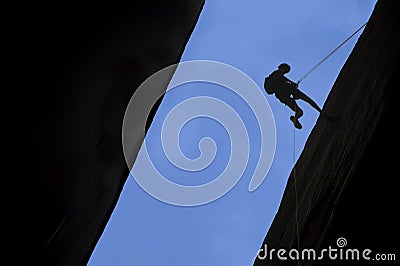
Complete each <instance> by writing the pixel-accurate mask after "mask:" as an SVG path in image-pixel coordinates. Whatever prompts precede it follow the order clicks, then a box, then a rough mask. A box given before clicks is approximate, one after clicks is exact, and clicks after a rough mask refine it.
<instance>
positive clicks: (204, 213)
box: [89, 0, 376, 266]
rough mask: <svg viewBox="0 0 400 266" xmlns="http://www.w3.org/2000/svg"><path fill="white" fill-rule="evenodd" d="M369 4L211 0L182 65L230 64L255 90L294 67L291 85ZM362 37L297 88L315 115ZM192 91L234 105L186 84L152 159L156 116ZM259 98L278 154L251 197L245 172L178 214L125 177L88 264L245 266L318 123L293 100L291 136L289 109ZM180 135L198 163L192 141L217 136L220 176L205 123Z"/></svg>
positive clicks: (362, 0)
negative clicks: (299, 112) (217, 194)
mask: <svg viewBox="0 0 400 266" xmlns="http://www.w3.org/2000/svg"><path fill="white" fill-rule="evenodd" d="M375 3H376V1H375V0H374V1H373V0H349V1H337V0H335V1H334V0H329V1H328V0H327V1H317V0H313V1H311V0H308V1H294V0H292V1H265V0H257V1H232V0H208V1H206V4H205V6H204V9H203V12H202V14H201V16H200V19H199V21H198V23H197V25H196V27H195V30H194V32H193V34H192V36H191V38H190V40H189V42H188V44H187V46H186V49H185V52H184V54H183V56H182V59H181V61H188V60H214V61H219V62H223V63H226V64H229V65H232V66H234V67H236V68H238V69H240V70H241V71H243V72H244V73H246V74H247V75H248V76H249V77H250V78H251V79H253V80H254V81H255V82H256V83H257V84H258V86H259V87H260V89H262V85H263V80H264V77H265V76H267V75H268V74H269V73H270V72H272V71H273V70H275V69H276V67H277V65H279V64H280V63H282V62H287V63H289V64H290V65H291V66H292V71H291V72H290V73H289V74H288V75H287V76H288V77H289V78H291V79H292V80H295V81H296V80H297V79H299V78H300V77H301V76H302V75H304V74H305V73H306V72H307V71H308V70H309V69H310V68H312V67H313V66H314V65H315V64H316V63H318V62H319V61H320V60H321V59H322V58H324V57H325V56H326V55H327V54H328V53H329V52H330V51H332V50H333V49H334V48H336V46H337V45H339V44H340V43H341V42H342V41H343V40H345V39H346V38H347V37H348V36H349V35H350V34H352V33H353V32H354V31H355V30H356V29H358V28H359V27H360V26H361V25H362V24H364V23H365V22H366V21H367V20H368V18H369V16H370V14H371V12H372V10H373V7H374V5H375ZM359 35H360V33H359V34H357V35H356V36H354V37H353V38H352V39H351V40H350V41H349V42H348V43H346V44H345V45H344V46H343V47H342V48H341V49H340V50H338V51H337V52H336V53H335V54H334V55H333V56H332V57H330V58H329V59H328V60H327V61H326V62H325V63H324V64H322V65H321V66H320V67H319V68H317V69H316V70H315V71H314V72H313V73H311V74H310V75H309V76H308V77H307V78H306V79H305V80H304V81H303V82H302V83H301V85H300V89H301V90H302V91H304V92H305V93H306V94H308V95H309V96H310V97H312V98H313V99H314V100H315V101H316V102H317V103H318V105H320V106H321V107H322V106H323V104H324V101H325V99H326V97H327V95H328V93H329V90H330V88H331V87H332V85H333V83H334V81H335V79H336V77H337V75H338V73H339V71H340V69H341V68H342V66H343V64H344V62H345V61H346V59H347V57H348V55H349V54H350V52H351V50H352V49H353V47H354V44H355V42H356V41H357V38H358V36H359ZM216 91H218V93H215V92H216ZM199 93H204V94H207V95H209V94H213V93H214V94H215V95H214V96H221V97H226V98H225V99H231V98H233V97H232V95H230V94H229V92H227V91H226V90H224V89H223V88H222V87H221V88H219V87H218V86H217V85H212V84H187V85H184V86H182V88H179V89H176V90H175V91H174V94H171V95H168V94H167V96H166V97H165V98H164V101H163V104H162V106H161V107H160V109H159V111H158V113H157V115H156V118H155V122H154V126H153V125H152V128H151V129H150V131H149V134H148V136H147V137H146V138H147V139H146V140H148V143H149V149H150V150H152V151H153V153H154V154H157V152H159V151H158V150H157V149H158V148H159V145H158V144H157V141H156V139H157V136H158V135H157V132H156V131H157V126H156V125H157V123H160V119H161V117H163V116H162V113H163V112H167V111H168V108H171V106H173V105H174V104H175V103H176V102H177V100H179V99H185V98H188V97H191V95H198V94H199ZM224 95H225V96H224ZM264 96H265V97H266V99H267V100H268V102H269V105H270V107H271V110H272V113H273V115H274V119H275V124H276V136H277V138H276V152H275V157H274V161H273V163H272V166H271V169H270V171H269V172H268V175H267V176H266V179H265V180H264V182H263V183H262V184H261V186H260V187H259V188H258V189H257V190H255V191H254V192H249V191H248V185H249V182H250V177H251V171H254V169H253V168H254V167H253V168H252V167H250V168H248V169H247V170H246V172H245V174H244V175H243V177H242V178H241V179H240V181H239V182H238V183H237V185H236V186H235V187H234V188H233V189H232V190H231V191H229V192H228V193H227V194H226V195H224V196H223V197H221V198H219V199H217V200H216V201H213V202H211V203H208V204H205V205H201V206H195V207H181V206H174V205H170V204H166V203H164V202H161V201H159V200H157V199H155V198H154V197H152V196H151V195H149V194H147V193H146V192H145V191H144V190H143V189H142V188H141V187H140V186H139V185H138V184H137V183H136V182H135V180H134V179H133V178H132V177H129V178H128V180H127V182H126V184H125V187H124V189H123V191H122V194H121V197H120V199H119V202H118V204H117V206H116V208H115V210H114V212H113V214H112V216H111V219H110V220H109V222H108V224H107V227H106V229H105V231H104V233H103V235H102V236H101V238H100V240H99V243H98V244H97V246H96V248H95V251H94V253H93V254H92V257H91V258H90V261H89V265H92V266H103V265H104V266H105V265H121V266H123V265H146V266H147V265H149V266H152V265H157V266H161V265H174V266H179V265H202V266H203V265H219V266H224V265H229V266H235V265H238V266H245V265H252V263H253V261H254V258H255V256H256V255H257V251H258V249H259V248H260V247H261V244H262V241H263V239H264V237H265V235H266V233H267V231H268V228H269V226H270V224H271V222H272V220H273V218H274V215H275V213H276V211H277V209H278V207H279V203H280V200H281V197H282V193H283V191H284V188H285V185H286V181H287V178H288V176H289V173H290V171H291V168H292V166H293V152H295V157H296V159H297V157H298V156H299V155H300V153H301V151H302V149H303V147H304V144H305V142H306V139H307V137H308V135H309V133H310V132H311V130H312V128H313V126H314V124H315V122H316V120H317V118H318V113H317V112H316V111H315V110H314V109H312V108H311V107H309V106H308V105H307V104H305V103H303V102H299V105H300V106H301V107H302V109H303V110H304V116H303V117H302V118H301V122H302V124H303V129H302V130H296V131H294V129H293V125H292V123H291V122H290V120H289V116H290V115H291V113H292V112H291V110H290V109H289V108H288V107H286V106H284V105H282V104H281V103H280V102H279V101H278V100H277V99H276V98H274V97H273V96H270V95H267V94H265V93H264ZM227 101H228V100H227ZM229 101H230V100H229ZM231 104H233V105H235V104H237V105H238V106H237V108H238V110H239V112H246V110H245V109H246V107H242V106H240V105H241V104H240V103H239V101H235V100H234V99H232V102H231ZM157 119H159V120H157ZM182 136H183V137H182V139H181V140H180V141H181V144H182V147H183V148H182V149H183V152H184V153H185V154H186V155H187V156H188V157H189V158H195V157H196V156H198V149H197V144H198V141H199V139H201V138H202V137H204V136H209V137H212V138H214V139H215V142H216V143H217V146H218V147H219V149H218V152H220V153H219V154H217V157H216V161H215V163H214V164H213V166H212V167H213V168H210V169H212V171H211V170H210V169H209V173H212V172H214V171H215V172H218V171H221V168H223V167H224V164H226V156H228V155H227V153H228V152H227V150H228V149H226V147H229V142H228V141H227V139H228V138H227V134H226V132H225V131H224V130H223V129H222V128H221V127H220V126H219V125H218V123H215V122H213V121H211V120H209V119H208V120H207V119H203V121H200V120H199V121H193V123H192V124H191V125H190V126H187V127H184V128H183V131H182ZM185 136H186V137H185ZM294 137H295V140H296V141H295V144H296V145H295V146H294ZM251 145H253V146H255V147H254V148H252V149H251V153H258V152H259V149H257V147H256V146H257V141H252V142H251ZM224 147H225V148H224ZM294 148H295V150H294ZM250 159H251V158H250ZM250 161H251V160H250ZM163 163H164V164H165V162H161V161H160V166H159V167H160V169H163V171H165V172H167V174H168V172H173V170H168V169H169V168H168V167H167V166H163ZM253 165H254V164H253ZM171 169H172V168H171ZM170 178H171V179H170V180H171V181H174V182H178V183H179V182H181V183H184V184H186V185H192V184H198V183H204V182H209V181H210V180H212V178H213V177H212V175H211V174H210V175H209V174H207V175H206V177H205V179H204V180H203V179H201V180H198V179H196V178H199V177H193V178H186V177H185V175H184V174H182V175H179V174H174V175H173V176H172V177H170Z"/></svg>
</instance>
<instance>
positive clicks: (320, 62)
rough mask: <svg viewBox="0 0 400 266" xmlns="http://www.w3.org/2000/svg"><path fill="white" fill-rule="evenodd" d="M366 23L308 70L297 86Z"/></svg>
mask: <svg viewBox="0 0 400 266" xmlns="http://www.w3.org/2000/svg"><path fill="white" fill-rule="evenodd" d="M367 23H368V22H365V23H364V25H362V26H361V27H360V28H358V29H357V30H356V31H355V32H354V33H353V34H351V35H350V36H349V37H347V39H346V40H344V41H343V42H342V43H341V44H339V45H338V46H337V47H336V48H335V49H333V50H332V52H330V53H329V54H328V55H327V56H325V57H324V58H323V59H322V60H321V61H319V62H318V64H316V65H315V66H313V67H312V68H311V69H310V70H308V71H307V72H306V73H305V74H304V75H303V76H302V77H301V78H300V79H299V80H298V81H297V84H300V82H302V81H303V80H304V79H305V78H306V77H307V76H308V75H309V74H310V73H311V72H313V71H314V70H315V69H316V68H317V67H319V66H320V65H321V64H322V63H324V62H325V61H326V60H327V59H328V58H329V57H331V56H332V55H333V54H334V53H335V52H336V51H337V50H339V48H340V47H342V46H343V45H344V44H345V43H347V42H348V41H349V40H350V39H351V38H352V37H353V36H354V35H356V34H357V32H359V31H360V30H361V29H362V28H364V27H365V25H367Z"/></svg>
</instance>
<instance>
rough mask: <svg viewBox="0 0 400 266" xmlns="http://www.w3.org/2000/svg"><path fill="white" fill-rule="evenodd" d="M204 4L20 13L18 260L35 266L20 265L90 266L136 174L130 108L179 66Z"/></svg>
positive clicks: (27, 8)
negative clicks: (130, 158)
mask: <svg viewBox="0 0 400 266" xmlns="http://www.w3.org/2000/svg"><path fill="white" fill-rule="evenodd" d="M139 3H140V4H139ZM145 3H148V4H145ZM203 4H204V0H193V1H188V0H181V1H156V2H154V1H147V2H146V1H129V3H128V4H124V5H117V4H116V3H108V4H100V3H96V4H94V5H85V4H84V3H79V4H77V3H72V2H65V3H59V2H57V4H55V3H53V4H38V3H37V2H32V3H28V4H26V3H25V4H21V6H22V7H21V8H20V9H21V10H19V12H18V16H17V17H14V18H13V19H14V20H15V21H16V22H15V23H17V24H18V26H17V29H16V30H15V32H16V34H15V35H16V39H14V40H16V42H15V43H17V44H18V45H17V46H16V48H17V49H18V52H17V54H16V56H18V58H17V59H16V60H15V61H16V62H17V63H18V64H19V74H20V76H19V78H20V80H17V83H18V84H19V83H20V82H22V83H23V84H20V85H19V86H18V88H19V89H20V88H22V91H20V90H18V94H19V99H18V100H19V102H18V107H16V109H18V111H17V116H16V119H17V120H16V144H17V154H18V155H17V158H18V162H19V163H20V165H19V166H18V167H17V169H18V170H19V181H18V182H19V184H18V185H19V186H18V190H19V192H18V197H19V199H20V200H21V202H20V203H19V204H18V208H17V210H18V212H19V213H20V215H21V217H20V218H19V219H20V221H22V223H21V226H19V233H20V234H21V237H20V238H19V239H20V240H21V241H20V242H19V243H18V248H19V250H20V251H21V252H22V253H23V254H24V255H23V256H22V257H21V258H17V260H18V261H19V262H21V261H20V260H23V259H27V260H28V262H27V263H21V265H84V264H86V263H87V261H88V259H89V257H90V255H91V253H92V251H93V249H94V247H95V245H96V243H97V241H98V239H99V237H100V235H101V233H102V231H103V229H104V227H105V225H106V223H107V221H108V218H109V216H110V214H111V212H112V211H113V209H114V206H115V204H116V202H117V200H118V197H119V194H120V192H121V190H122V187H123V185H124V183H125V181H126V178H127V175H128V169H127V166H126V164H125V160H124V157H123V153H122V145H121V129H122V120H123V115H124V112H125V108H126V106H127V104H128V101H129V99H130V97H131V96H132V95H133V93H134V91H135V89H136V88H137V87H138V86H139V85H140V84H141V83H142V82H143V81H144V80H145V79H146V78H147V77H148V76H150V75H151V74H153V73H154V72H156V71H157V70H160V69H162V68H163V67H166V66H168V65H171V64H174V63H177V62H179V60H180V57H181V54H182V52H183V49H184V47H185V45H186V42H187V40H188V39H189V36H190V34H191V32H192V30H193V28H194V25H195V23H196V21H197V18H198V16H199V14H200V12H201V9H202V6H203ZM138 127H142V128H143V127H144V125H138ZM141 141H142V139H141V140H138V143H141Z"/></svg>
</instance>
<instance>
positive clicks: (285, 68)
mask: <svg viewBox="0 0 400 266" xmlns="http://www.w3.org/2000/svg"><path fill="white" fill-rule="evenodd" d="M278 69H279V70H281V71H282V72H283V74H286V73H289V71H290V66H289V65H288V64H286V63H282V64H280V65H279V66H278Z"/></svg>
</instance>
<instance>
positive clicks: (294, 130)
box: [293, 107, 300, 265]
mask: <svg viewBox="0 0 400 266" xmlns="http://www.w3.org/2000/svg"><path fill="white" fill-rule="evenodd" d="M296 109H297V107H295V113H296V111H297V110H296ZM293 183H294V192H295V208H296V210H295V212H296V213H295V215H296V235H297V250H298V251H299V250H300V234H299V216H298V201H297V180H296V127H295V126H294V123H293ZM297 264H298V265H300V261H299V260H298V261H297Z"/></svg>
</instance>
